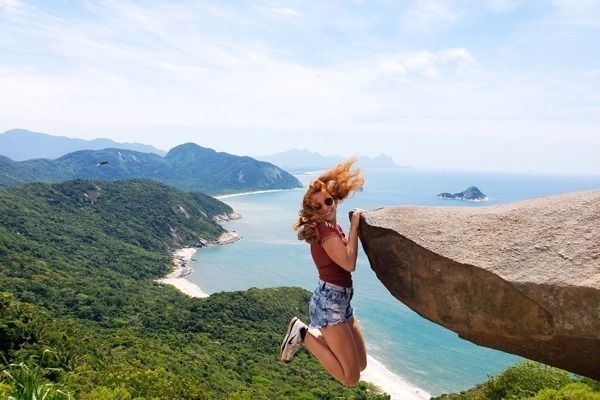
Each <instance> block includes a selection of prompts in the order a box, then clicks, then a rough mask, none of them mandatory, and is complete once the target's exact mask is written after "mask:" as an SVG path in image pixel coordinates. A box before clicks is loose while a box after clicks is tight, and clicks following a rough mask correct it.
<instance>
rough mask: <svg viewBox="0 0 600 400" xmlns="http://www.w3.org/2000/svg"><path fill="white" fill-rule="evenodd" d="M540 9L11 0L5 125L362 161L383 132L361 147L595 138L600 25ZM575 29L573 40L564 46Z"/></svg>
mask: <svg viewBox="0 0 600 400" xmlns="http://www.w3.org/2000/svg"><path fill="white" fill-rule="evenodd" d="M525 3H527V2H523V3H521V2H518V1H510V0H505V1H500V0H490V1H488V2H486V3H481V4H480V3H473V2H468V1H466V0H465V1H462V0H455V1H434V0H432V1H412V2H406V3H404V2H403V3H396V2H385V1H384V2H381V3H378V2H363V3H361V2H355V3H344V4H343V6H342V5H339V4H337V3H333V2H325V3H323V2H310V1H307V2H294V3H286V4H284V5H282V3H280V2H275V1H261V2H249V3H244V4H241V5H240V4H238V3H236V4H233V3H228V2H212V1H182V2H162V1H153V0H150V1H147V2H143V3H142V2H138V1H102V2H98V1H85V2H73V3H69V4H68V6H65V7H66V8H65V9H63V10H61V9H60V8H56V7H46V6H44V5H43V4H38V5H37V8H36V9H34V7H33V5H32V3H20V2H17V1H14V0H13V1H9V0H0V11H2V10H7V9H8V7H11V8H15V7H16V8H18V9H19V10H20V11H19V12H11V13H8V12H0V24H2V26H3V35H2V36H1V37H0V87H1V88H2V90H3V92H4V91H5V92H6V93H11V96H10V97H8V96H0V107H1V108H2V109H3V120H2V121H0V129H5V130H6V129H10V128H14V127H23V128H30V129H37V130H40V131H49V130H51V129H55V130H58V132H57V133H60V134H68V133H69V132H73V134H74V133H75V132H77V133H80V132H84V131H85V132H88V134H89V135H96V136H97V135H99V134H100V133H103V132H106V131H111V132H112V131H118V132H120V134H121V135H126V134H130V135H133V134H135V133H136V132H140V131H154V132H157V133H161V132H162V133H163V134H162V135H160V134H159V135H157V136H156V138H155V139H153V140H156V141H157V142H156V143H155V145H159V146H161V147H163V148H169V147H172V146H174V145H176V144H179V143H180V142H181V141H182V140H185V141H190V140H192V141H193V139H190V138H189V137H188V136H185V138H184V134H183V132H186V134H187V132H198V131H203V132H204V131H219V132H227V135H213V136H210V135H208V136H209V137H206V138H203V140H207V141H208V140H214V141H215V142H214V143H213V146H214V147H215V148H217V149H221V150H229V151H231V152H235V151H238V152H241V150H235V149H234V147H233V146H237V143H245V144H246V147H245V149H247V148H248V143H247V142H248V141H249V140H250V139H248V138H247V136H248V132H252V137H253V138H254V139H255V140H260V139H261V138H262V137H263V135H267V134H269V135H272V134H273V132H277V135H276V136H275V137H276V140H273V139H272V137H273V136H270V137H271V139H269V140H267V139H266V136H265V140H264V143H263V142H260V143H261V146H263V148H262V149H258V150H256V153H257V154H267V153H268V151H269V150H267V146H271V147H270V149H271V150H272V151H273V152H274V151H283V150H286V149H287V148H291V147H294V138H297V137H302V138H304V139H306V140H314V141H315V143H319V144H322V145H323V146H332V148H335V147H336V146H340V151H342V147H344V149H347V152H346V153H347V154H352V153H354V152H356V149H354V150H353V149H352V148H351V146H356V144H353V142H352V141H345V140H344V138H345V137H346V136H347V135H361V134H362V135H365V137H368V138H369V139H370V141H369V142H368V144H367V143H363V144H361V146H360V147H361V151H369V152H371V153H376V154H378V153H381V152H384V150H388V149H390V147H391V148H393V147H394V146H389V145H386V142H385V140H387V139H386V138H390V137H410V138H411V140H412V141H414V142H426V141H427V140H425V139H423V138H425V137H431V135H437V134H439V135H442V134H449V135H450V134H454V135H459V134H460V135H462V136H463V137H480V136H485V137H495V138H497V137H502V138H503V139H504V140H507V141H512V142H514V141H518V140H519V138H522V137H529V138H532V140H533V138H541V137H544V138H545V140H559V139H560V138H561V135H564V130H565V129H569V128H568V127H569V126H570V127H571V128H570V129H569V132H570V133H569V135H571V136H570V137H572V138H577V140H594V139H593V137H594V136H593V134H592V133H593V132H595V131H594V129H595V128H597V126H598V125H599V124H600V121H599V118H600V117H598V113H597V107H598V104H600V98H599V94H598V93H600V90H598V87H599V84H600V82H599V80H600V77H599V75H598V74H594V73H593V71H598V70H600V67H599V63H600V61H599V60H598V55H597V54H594V52H593V48H591V47H589V48H588V47H586V45H587V44H588V43H591V41H592V40H591V38H592V37H595V35H592V34H593V33H598V32H597V28H594V27H593V25H586V26H585V27H583V28H573V27H575V26H576V24H574V23H571V22H569V26H570V28H569V29H568V30H565V29H562V28H559V26H560V25H559V22H561V21H562V22H564V23H565V24H567V22H568V21H578V20H580V18H581V17H582V16H584V15H585V11H584V10H582V9H581V8H580V6H579V5H572V4H570V3H568V2H561V3H560V4H557V5H556V6H554V7H548V6H545V5H543V4H541V3H540V4H537V3H536V4H537V5H536V6H535V7H539V8H541V9H542V10H543V11H542V12H540V11H537V13H534V11H536V10H535V7H533V6H531V5H527V4H525ZM597 3H598V2H588V4H587V7H588V8H587V9H586V10H587V11H588V12H589V11H590V10H593V9H594V7H596V4H597ZM526 7H533V8H528V9H526V10H525V9H524V8H526ZM530 14H531V15H535V16H536V17H535V18H531V17H530V16H529V15H530ZM494 18H504V20H503V22H502V24H501V26H502V27H503V28H502V30H498V29H497V26H498V25H497V24H498V22H497V21H496V20H495V19H494ZM510 18H515V19H514V21H515V22H514V24H513V25H510V26H506V23H505V21H508V20H509V19H510ZM399 21H400V24H399ZM550 21H554V22H550ZM494 24H496V25H494ZM494 26H496V27H494ZM571 28H572V29H574V30H573V33H574V34H575V36H574V37H569V38H565V39H564V40H565V44H564V45H563V46H557V45H556V43H555V41H553V40H551V36H552V35H553V34H560V33H561V32H570V31H571ZM567 40H568V41H569V42H568V43H567V42H566V41H567ZM574 44H576V45H574ZM577 46H580V47H577ZM30 124H35V126H31V125H30ZM519 126H520V127H521V128H519ZM164 132H168V134H164ZM175 132H178V133H175ZM596 132H597V129H596ZM325 133H327V134H325ZM244 135H246V136H244ZM427 135H430V136H427ZM224 137H228V139H227V140H223V138H224ZM233 137H235V139H232V138H233ZM357 137H359V136H357ZM124 138H125V136H124ZM126 138H127V140H136V139H135V138H132V137H126ZM192 138H193V136H192ZM219 139H220V140H221V142H218V140H219ZM137 141H144V138H141V139H137ZM178 142H179V143H178ZM340 143H341V144H340ZM203 144H204V145H210V144H211V143H208V142H207V143H203ZM240 146H241V145H240ZM305 147H308V146H305ZM242 149H244V148H242ZM315 150H318V149H315ZM344 151H345V150H344ZM331 152H335V151H334V150H331ZM398 154H400V153H398ZM392 155H393V154H392ZM402 156H405V155H404V154H402Z"/></svg>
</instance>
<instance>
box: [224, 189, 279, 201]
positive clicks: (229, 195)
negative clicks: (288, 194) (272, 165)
mask: <svg viewBox="0 0 600 400" xmlns="http://www.w3.org/2000/svg"><path fill="white" fill-rule="evenodd" d="M284 190H289V189H270V190H257V191H255V192H241V193H232V194H222V195H220V196H214V197H215V199H219V200H221V199H228V198H230V197H238V196H247V195H249V194H260V193H273V192H282V191H284Z"/></svg>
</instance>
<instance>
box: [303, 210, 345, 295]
mask: <svg viewBox="0 0 600 400" xmlns="http://www.w3.org/2000/svg"><path fill="white" fill-rule="evenodd" d="M317 231H318V232H319V240H318V242H315V243H311V244H310V254H311V255H312V258H313V261H314V262H315V265H316V266H317V270H318V272H319V279H320V280H322V281H325V282H329V283H333V284H334V285H339V286H344V287H352V274H351V273H350V272H349V271H346V270H345V269H344V268H342V267H340V266H339V265H338V264H336V262H335V261H333V260H332V259H331V258H330V257H329V256H328V255H327V252H326V251H325V249H324V248H323V246H322V244H323V240H325V239H326V238H328V237H331V236H334V235H338V236H339V237H340V238H341V239H342V241H343V242H344V245H347V244H348V240H347V239H346V235H345V234H344V231H343V230H342V228H341V227H340V226H339V225H337V226H333V225H332V224H330V223H329V222H326V221H323V222H321V223H320V224H319V225H317Z"/></svg>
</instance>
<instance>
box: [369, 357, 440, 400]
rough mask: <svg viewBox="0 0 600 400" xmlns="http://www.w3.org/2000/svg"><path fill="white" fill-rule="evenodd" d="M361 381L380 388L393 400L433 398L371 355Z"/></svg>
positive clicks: (426, 399)
mask: <svg viewBox="0 0 600 400" xmlns="http://www.w3.org/2000/svg"><path fill="white" fill-rule="evenodd" d="M360 379H361V380H363V381H366V382H370V383H373V384H375V385H377V386H379V387H380V388H381V389H382V390H383V391H384V392H386V393H387V394H389V395H390V399H391V400H424V399H425V400H429V398H431V395H430V394H429V393H427V392H425V391H424V390H422V389H419V388H417V387H414V386H411V385H410V384H408V383H406V382H405V381H404V380H403V379H402V378H401V377H399V376H398V375H396V374H394V373H393V372H391V371H390V370H388V369H387V368H386V367H385V366H384V365H383V364H382V363H380V362H379V361H377V360H376V359H374V358H373V357H371V356H370V355H367V369H365V370H364V371H363V372H362V373H361V374H360Z"/></svg>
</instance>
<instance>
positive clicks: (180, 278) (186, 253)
mask: <svg viewBox="0 0 600 400" xmlns="http://www.w3.org/2000/svg"><path fill="white" fill-rule="evenodd" d="M196 250H197V249H196V248H195V247H184V248H182V249H178V250H176V251H175V252H173V263H174V264H175V269H174V270H173V271H172V272H171V273H170V274H168V275H167V276H165V277H164V278H160V279H157V280H156V281H157V282H160V283H165V284H167V285H172V286H175V287H176V288H177V289H179V290H180V291H181V292H182V293H185V294H187V295H188V296H190V297H208V296H209V295H208V294H207V293H206V292H204V291H203V290H202V289H201V288H200V287H199V286H198V285H196V284H195V283H193V282H191V281H189V280H187V279H185V277H186V276H188V275H189V274H191V273H192V271H193V270H192V268H190V267H188V263H189V262H190V261H191V260H192V256H193V255H194V254H195V253H196Z"/></svg>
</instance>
